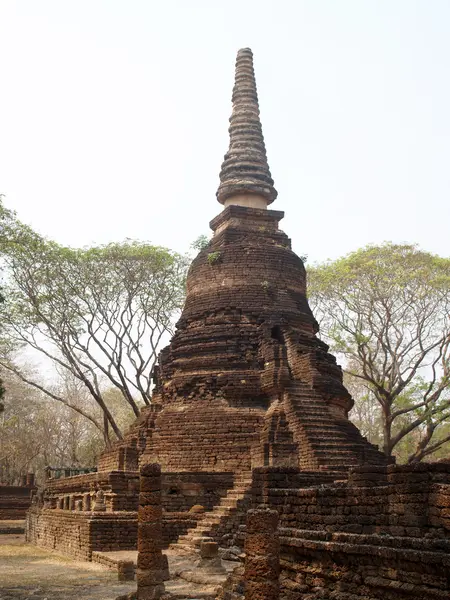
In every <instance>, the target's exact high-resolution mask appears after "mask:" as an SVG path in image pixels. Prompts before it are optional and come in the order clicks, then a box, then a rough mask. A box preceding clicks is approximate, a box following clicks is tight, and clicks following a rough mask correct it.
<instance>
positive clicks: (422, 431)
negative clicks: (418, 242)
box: [308, 243, 450, 461]
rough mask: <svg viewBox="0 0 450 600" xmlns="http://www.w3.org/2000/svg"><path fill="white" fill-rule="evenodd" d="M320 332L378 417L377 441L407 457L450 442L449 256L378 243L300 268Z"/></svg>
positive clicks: (387, 450)
mask: <svg viewBox="0 0 450 600" xmlns="http://www.w3.org/2000/svg"><path fill="white" fill-rule="evenodd" d="M308 290H309V300H310V303H311V307H312V309H313V312H314V314H315V316H316V318H317V319H318V321H319V324H320V327H321V335H322V336H323V337H324V339H325V340H326V341H327V342H328V343H329V344H330V346H331V348H332V350H333V351H334V352H335V353H337V354H338V355H340V356H341V357H342V358H343V360H344V366H345V369H346V371H347V373H348V374H349V375H350V376H351V377H352V378H353V379H356V380H359V381H360V382H362V383H363V385H364V386H365V388H366V389H367V391H368V392H369V393H370V394H372V395H373V397H374V398H375V399H376V401H377V403H378V405H379V407H380V409H381V416H382V426H383V448H384V452H385V453H386V454H388V455H389V454H391V453H393V452H394V451H395V450H396V449H398V447H399V444H401V443H402V441H404V439H405V438H406V436H410V439H414V440H415V443H414V444H413V448H412V450H411V452H410V454H409V456H408V460H409V461H415V460H421V459H422V458H424V457H426V456H429V455H431V454H432V453H433V452H435V451H436V450H438V449H439V448H441V447H442V446H443V445H444V444H446V443H447V442H449V441H450V435H448V433H449V431H448V423H449V419H450V259H447V258H441V257H438V256H434V255H432V254H430V253H427V252H424V251H422V250H420V249H419V248H418V247H417V246H414V245H399V244H391V243H386V244H383V245H381V246H369V247H366V248H363V249H361V250H358V251H356V252H353V253H351V254H349V255H348V256H346V257H344V258H341V259H339V260H336V261H334V262H331V261H330V262H328V263H326V264H324V265H318V266H314V267H310V268H309V269H308ZM411 436H412V437H411Z"/></svg>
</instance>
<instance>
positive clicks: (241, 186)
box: [216, 48, 277, 208]
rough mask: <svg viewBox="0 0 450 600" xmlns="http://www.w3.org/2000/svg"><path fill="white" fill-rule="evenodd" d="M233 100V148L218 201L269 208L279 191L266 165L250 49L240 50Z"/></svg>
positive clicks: (231, 131) (225, 167)
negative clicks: (268, 205) (274, 185)
mask: <svg viewBox="0 0 450 600" xmlns="http://www.w3.org/2000/svg"><path fill="white" fill-rule="evenodd" d="M232 100H233V112H232V114H231V117H230V127H229V130H228V131H229V133H230V147H229V149H228V152H227V153H226V154H225V160H224V161H223V163H222V169H221V171H220V185H219V189H218V190H217V194H216V195H217V200H218V201H219V202H220V203H221V204H225V205H228V204H241V205H243V206H254V207H257V208H266V207H267V204H270V203H271V202H273V201H274V200H275V198H276V197H277V191H276V189H275V188H274V187H273V179H272V176H271V174H270V170H269V165H268V164H267V156H266V147H265V145H264V136H263V134H262V128H261V121H260V120H259V105H258V93H257V91H256V82H255V72H254V70H253V54H252V51H251V50H250V48H243V49H242V50H239V52H238V53H237V58H236V76H235V83H234V88H233V97H232Z"/></svg>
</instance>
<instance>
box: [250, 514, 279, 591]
mask: <svg viewBox="0 0 450 600" xmlns="http://www.w3.org/2000/svg"><path fill="white" fill-rule="evenodd" d="M277 526H278V513H277V511H276V510H270V509H256V510H249V511H248V512H247V528H246V536H245V545H244V549H245V553H246V556H245V570H244V579H245V600H278V598H279V597H280V584H279V576H280V541H279V538H278V534H277Z"/></svg>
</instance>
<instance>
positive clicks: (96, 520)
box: [26, 507, 137, 560]
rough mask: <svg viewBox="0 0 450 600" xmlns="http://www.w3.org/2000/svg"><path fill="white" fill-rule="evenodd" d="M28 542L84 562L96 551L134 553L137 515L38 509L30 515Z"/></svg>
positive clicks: (28, 517) (32, 509)
mask: <svg viewBox="0 0 450 600" xmlns="http://www.w3.org/2000/svg"><path fill="white" fill-rule="evenodd" d="M26 539H27V541H29V542H31V543H34V544H36V545H37V546H41V547H43V548H49V549H52V550H58V551H59V552H62V553H63V554H68V555H69V556H74V557H75V558H79V559H81V560H90V559H91V556H92V552H93V551H103V552H108V551H112V550H135V549H136V540H137V517H136V513H126V512H122V513H103V514H91V513H83V512H76V511H70V510H59V509H56V510H52V509H42V510H36V509H35V508H34V507H33V508H31V510H30V511H29V512H28V514H27V533H26Z"/></svg>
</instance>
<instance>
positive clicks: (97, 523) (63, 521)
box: [27, 471, 233, 560]
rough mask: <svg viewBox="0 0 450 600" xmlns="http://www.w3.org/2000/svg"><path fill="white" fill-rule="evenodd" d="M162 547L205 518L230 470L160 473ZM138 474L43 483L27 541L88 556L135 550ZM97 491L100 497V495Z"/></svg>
mask: <svg viewBox="0 0 450 600" xmlns="http://www.w3.org/2000/svg"><path fill="white" fill-rule="evenodd" d="M162 481H163V484H162V490H163V493H162V507H163V510H164V513H163V514H164V518H163V541H164V544H165V546H168V545H169V544H170V543H173V542H176V540H177V539H178V537H179V536H180V535H183V534H185V533H186V532H187V530H188V529H190V528H192V527H194V526H195V525H196V524H197V522H198V521H199V520H200V519H202V518H203V517H204V511H198V510H197V509H196V507H198V506H202V507H203V508H204V509H206V510H211V509H212V508H213V507H214V506H215V505H216V504H218V503H219V502H220V499H221V498H222V497H224V496H225V495H226V493H227V490H228V489H229V488H231V487H232V486H233V473H230V472H225V473H217V472H213V473H205V472H200V473H196V472H194V473H187V472H181V473H166V474H163V477H162ZM138 485H139V473H138V472H131V473H130V472H125V471H113V472H110V473H106V472H99V473H90V474H87V475H78V476H75V477H68V478H61V479H57V480H52V481H49V482H48V485H47V487H46V489H45V494H44V497H43V498H42V502H43V504H42V505H38V504H35V505H33V506H32V508H31V509H30V511H29V513H28V517H27V539H28V540H29V541H30V542H32V543H35V544H37V545H38V546H43V547H46V548H51V549H55V550H59V551H61V552H64V553H65V554H69V555H71V556H75V557H78V558H82V559H84V560H90V558H91V555H92V552H93V551H112V550H135V549H136V540H137V509H138ZM99 494H100V495H99Z"/></svg>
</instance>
